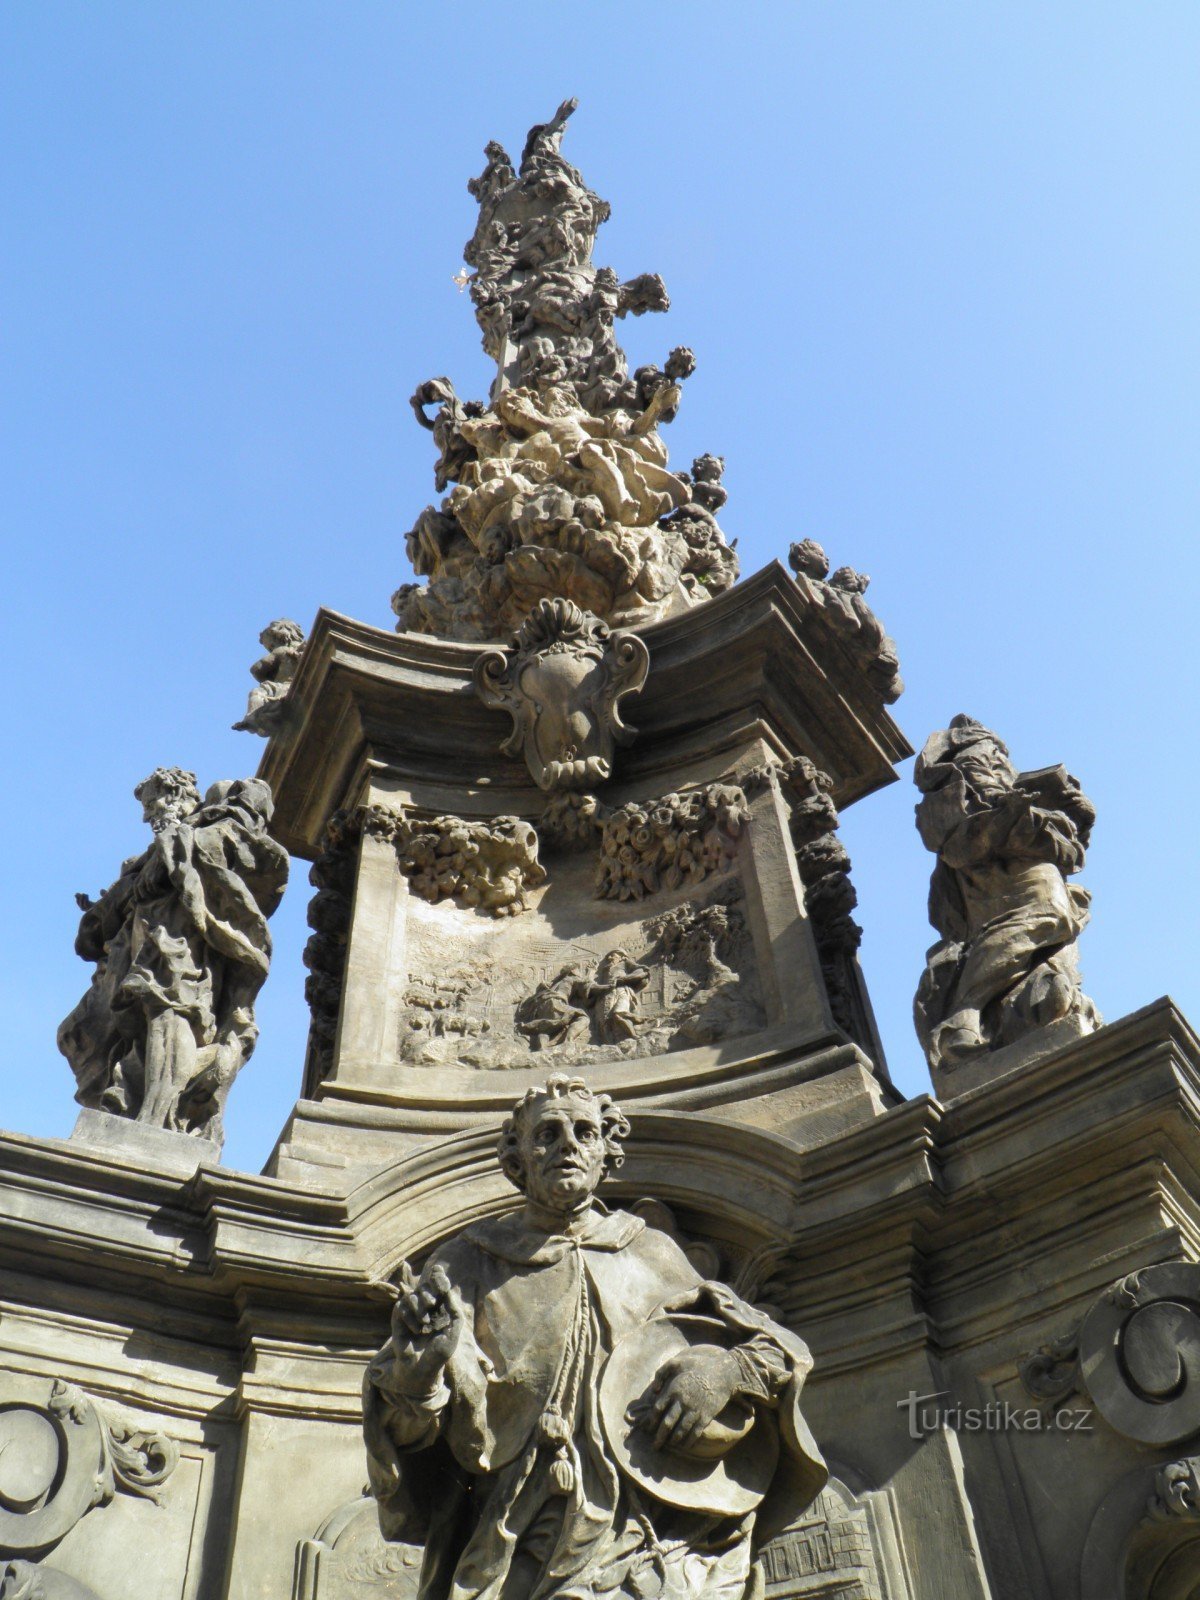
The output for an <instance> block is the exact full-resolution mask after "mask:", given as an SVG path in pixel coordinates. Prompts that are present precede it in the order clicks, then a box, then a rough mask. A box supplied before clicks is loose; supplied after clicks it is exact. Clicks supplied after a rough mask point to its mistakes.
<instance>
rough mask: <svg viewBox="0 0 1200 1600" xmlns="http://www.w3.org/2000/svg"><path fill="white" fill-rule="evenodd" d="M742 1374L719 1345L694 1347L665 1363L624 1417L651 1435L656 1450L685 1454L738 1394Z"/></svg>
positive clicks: (735, 1360)
mask: <svg viewBox="0 0 1200 1600" xmlns="http://www.w3.org/2000/svg"><path fill="white" fill-rule="evenodd" d="M741 1379H742V1370H741V1367H740V1366H739V1365H738V1362H737V1359H736V1357H735V1356H734V1355H733V1354H732V1353H731V1352H730V1351H728V1350H722V1349H721V1348H720V1346H719V1345H715V1344H701V1345H693V1346H692V1348H691V1349H690V1350H684V1351H683V1352H682V1353H681V1354H680V1355H677V1356H672V1358H671V1359H670V1360H669V1361H665V1362H664V1363H663V1365H662V1366H661V1367H660V1368H659V1370H658V1372H657V1374H656V1375H655V1378H654V1381H653V1383H652V1384H651V1385H650V1388H649V1390H648V1391H647V1393H646V1394H644V1395H643V1396H642V1397H641V1399H639V1400H635V1401H634V1402H633V1404H632V1405H631V1406H630V1407H629V1409H628V1411H627V1413H626V1415H627V1416H628V1418H629V1420H630V1421H631V1422H635V1423H637V1424H638V1426H639V1427H641V1428H643V1429H645V1431H646V1432H647V1433H653V1435H654V1448H655V1449H656V1450H682V1449H686V1448H687V1446H688V1445H689V1444H690V1443H691V1441H692V1440H693V1439H694V1438H695V1437H696V1436H697V1434H700V1433H702V1432H703V1431H704V1429H705V1428H707V1427H708V1425H709V1423H710V1422H711V1421H712V1420H713V1418H714V1417H716V1416H718V1415H719V1414H720V1413H721V1412H722V1411H724V1409H725V1407H726V1406H727V1405H728V1404H729V1402H730V1401H731V1400H732V1399H733V1397H734V1395H735V1394H736V1393H737V1391H738V1388H739V1385H740V1384H741Z"/></svg>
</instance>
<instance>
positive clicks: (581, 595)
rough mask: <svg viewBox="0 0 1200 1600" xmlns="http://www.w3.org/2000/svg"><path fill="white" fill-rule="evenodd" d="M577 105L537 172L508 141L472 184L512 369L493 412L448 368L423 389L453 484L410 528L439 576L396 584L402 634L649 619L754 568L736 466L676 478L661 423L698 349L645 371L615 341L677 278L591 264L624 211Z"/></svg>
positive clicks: (493, 149) (493, 344)
mask: <svg viewBox="0 0 1200 1600" xmlns="http://www.w3.org/2000/svg"><path fill="white" fill-rule="evenodd" d="M574 109H575V101H573V100H571V101H565V102H564V103H563V105H561V106H560V107H559V109H558V112H557V113H556V115H555V117H554V118H553V119H552V120H551V121H550V122H548V123H545V124H540V125H538V126H537V127H535V128H533V129H532V130H531V131H530V134H529V138H528V140H527V141H526V145H525V150H524V154H523V155H522V158H521V163H520V168H519V170H514V167H513V164H512V162H511V161H510V159H509V157H508V155H507V154H506V153H505V151H504V150H503V148H502V147H501V146H500V145H498V144H495V143H492V144H489V145H488V147H487V157H488V164H487V167H486V168H485V170H484V172H483V174H482V175H481V176H480V177H479V178H476V179H474V180H472V182H471V183H470V185H469V188H470V190H471V193H472V194H473V195H474V196H475V198H476V199H477V200H478V202H479V221H478V224H477V226H476V229H475V234H474V236H473V238H472V239H471V241H470V242H469V244H468V245H467V248H466V250H465V252H464V255H465V259H466V262H467V265H468V268H469V269H470V271H469V272H468V273H466V274H464V277H463V280H462V281H463V282H464V283H469V285H470V289H471V298H472V301H473V302H474V305H475V314H476V317H477V319H478V322H479V326H480V330H481V332H482V334H483V345H484V349H485V350H486V351H487V353H488V354H489V355H490V356H492V357H493V359H494V360H495V361H496V363H497V368H498V372H497V378H496V382H495V384H494V385H493V388H492V394H491V399H490V403H489V404H488V405H486V406H485V405H484V404H483V403H482V402H479V401H462V400H460V399H459V398H458V396H457V394H456V393H455V391H454V387H453V385H452V384H451V383H450V380H449V379H448V378H433V379H431V380H430V381H429V382H428V383H425V384H422V385H421V386H420V388H418V390H417V391H416V393H415V394H414V395H413V398H412V405H413V410H414V412H415V413H416V416H417V419H418V421H419V422H420V423H421V424H422V426H423V427H426V428H428V429H429V430H430V431H431V432H432V433H433V436H434V441H435V443H436V444H437V446H438V449H439V452H440V454H439V457H438V462H437V466H436V469H435V473H434V480H435V484H436V487H437V489H438V491H439V492H444V491H445V490H446V489H447V488H448V487H449V486H450V485H452V484H453V485H454V487H453V488H452V489H451V490H450V493H449V494H448V495H446V497H445V498H444V499H443V501H442V502H441V505H440V507H434V506H429V507H427V508H426V510H425V511H423V512H422V513H421V515H420V517H419V518H418V519H417V522H416V525H415V526H414V528H413V529H412V532H411V533H410V534H409V535H408V540H407V547H408V557H409V560H410V561H411V563H412V566H413V570H414V571H415V572H416V573H417V575H418V576H419V577H427V578H428V579H429V582H428V584H427V585H425V586H419V585H417V584H405V585H404V586H403V587H402V588H400V589H399V590H397V592H396V594H395V595H394V596H393V598H392V605H393V608H394V610H395V612H396V614H397V617H398V618H399V623H398V626H399V628H400V629H401V630H413V631H416V632H421V633H439V634H445V635H448V636H450V637H452V638H457V639H479V640H484V639H494V638H497V637H499V636H501V635H502V634H503V633H505V632H506V631H511V630H512V629H514V628H515V627H517V625H518V624H519V623H520V621H521V619H522V617H523V616H524V615H525V614H526V613H527V612H528V611H529V610H530V609H531V607H532V606H534V605H535V604H536V603H537V601H538V600H539V599H542V598H562V599H569V600H572V601H574V602H576V603H577V604H578V605H579V606H580V607H582V608H583V609H584V610H586V611H591V612H594V613H596V615H598V616H599V617H601V618H603V619H604V620H605V621H612V620H614V619H615V618H618V617H619V618H622V619H628V620H631V621H639V622H643V621H650V620H653V619H654V618H655V617H660V616H666V615H670V614H673V613H675V612H677V611H680V610H684V609H686V608H688V607H689V606H692V605H695V604H696V603H697V602H698V601H701V600H704V599H706V598H708V596H709V595H710V594H715V593H718V592H720V591H721V590H722V589H726V588H728V587H729V585H730V584H731V583H733V582H734V581H735V580H736V577H737V558H736V557H735V555H734V554H733V551H732V549H731V547H730V546H729V545H728V544H727V543H726V541H725V539H724V536H723V535H722V533H721V531H720V528H719V527H718V526H717V523H716V520H715V516H714V512H715V511H716V510H717V509H718V508H719V506H720V505H721V504H722V503H723V502H724V499H725V491H724V489H723V488H721V486H720V474H721V466H722V465H723V463H721V462H720V460H719V458H717V457H714V456H701V457H698V458H697V460H696V462H695V463H694V465H693V468H692V474H691V476H690V477H689V475H688V474H681V473H673V472H671V471H669V470H668V468H667V451H666V447H665V445H664V444H663V442H662V440H661V438H660V437H659V433H658V424H659V423H660V422H670V421H671V420H672V418H673V417H674V416H675V414H676V412H677V410H678V408H679V401H680V387H679V385H680V383H681V382H682V381H683V380H684V379H685V378H687V377H688V376H689V375H690V374H691V373H692V372H693V371H694V369H695V358H694V357H693V355H692V352H691V351H690V350H687V349H683V348H680V349H676V350H673V351H672V352H671V354H670V355H669V356H668V358H667V360H666V363H665V365H664V367H663V369H662V370H661V371H660V370H659V368H658V367H656V366H645V367H640V368H639V369H638V370H637V371H636V372H635V373H634V374H633V376H632V378H631V377H630V376H629V374H628V368H627V366H626V362H625V357H624V355H623V353H622V351H621V349H620V347H619V346H618V344H617V342H616V337H615V334H614V331H613V330H614V324H615V321H616V320H617V319H618V318H620V317H624V316H627V315H630V314H632V315H635V316H638V315H641V314H642V313H643V312H645V311H665V310H666V309H667V306H668V304H669V301H668V298H667V293H666V289H665V288H664V286H663V283H662V280H661V278H658V277H657V276H655V275H653V274H650V273H646V274H643V275H642V276H641V277H637V278H633V279H630V280H629V281H628V282H625V283H621V282H620V281H619V280H618V278H617V275H616V273H614V272H613V271H612V270H611V269H610V268H607V267H601V268H597V267H596V266H595V265H594V264H593V262H592V258H591V257H592V247H593V245H594V243H595V238H596V230H597V229H598V228H599V226H600V224H601V223H602V222H603V221H604V220H605V219H606V218H607V216H608V214H609V208H608V205H607V203H606V202H605V201H603V200H600V199H599V198H598V197H597V196H596V195H595V194H593V193H592V191H591V190H590V189H589V188H588V187H587V185H586V184H585V183H584V181H583V178H582V177H581V176H580V174H579V173H578V172H577V171H576V169H575V168H574V167H573V166H571V165H570V163H569V162H567V161H566V160H565V159H564V158H563V156H562V154H561V149H560V147H561V144H562V137H563V131H564V128H565V126H566V122H567V118H568V117H569V116H570V115H571V113H572V111H573V110H574ZM431 406H436V407H437V410H436V412H435V413H434V416H433V418H432V419H431V418H430V417H429V415H428V408H429V407H431Z"/></svg>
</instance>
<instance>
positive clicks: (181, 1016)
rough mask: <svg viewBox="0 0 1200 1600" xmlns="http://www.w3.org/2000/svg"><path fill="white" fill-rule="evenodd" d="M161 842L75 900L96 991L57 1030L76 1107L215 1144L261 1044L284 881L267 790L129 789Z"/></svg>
mask: <svg viewBox="0 0 1200 1600" xmlns="http://www.w3.org/2000/svg"><path fill="white" fill-rule="evenodd" d="M134 797H135V799H137V800H140V801H141V803H142V813H143V817H144V819H145V821H146V822H147V823H148V824H149V825H150V828H151V830H152V831H153V835H154V837H153V839H152V840H151V843H150V844H149V846H148V847H147V848H146V849H145V850H143V851H142V853H141V854H140V855H137V856H133V857H131V858H130V859H129V860H128V861H126V862H125V863H124V864H123V865H122V867H121V871H120V875H119V876H118V878H117V881H116V882H115V883H113V884H111V885H110V886H109V887H108V888H107V889H106V890H105V891H104V893H103V894H102V895H101V896H100V898H99V900H95V901H93V900H90V899H89V898H88V897H87V896H86V895H80V896H78V897H77V898H78V900H79V905H80V909H81V910H82V911H83V917H82V919H81V921H80V924H79V934H78V937H77V938H76V941H75V949H76V952H77V953H78V954H79V955H80V956H82V957H83V959H84V960H85V961H94V962H95V963H96V972H95V976H94V977H93V979H92V983H91V987H90V988H89V989H88V991H87V993H86V994H85V995H84V996H83V998H82V1000H80V1002H79V1004H78V1005H77V1006H76V1007H75V1009H74V1011H72V1012H71V1014H70V1016H69V1017H67V1018H66V1019H65V1020H64V1021H63V1023H62V1025H61V1027H60V1028H59V1030H58V1047H59V1049H60V1050H61V1051H62V1053H63V1054H64V1055H65V1056H66V1058H67V1060H68V1061H69V1062H70V1063H71V1067H72V1070H73V1071H74V1073H75V1077H76V1081H77V1085H78V1087H77V1089H76V1094H75V1098H76V1099H77V1100H78V1101H79V1102H80V1104H81V1105H85V1106H93V1107H97V1108H98V1109H100V1110H102V1111H109V1112H112V1113H113V1114H114V1115H116V1116H122V1117H129V1118H132V1119H134V1120H136V1121H138V1122H142V1123H146V1124H148V1125H150V1126H152V1127H157V1128H168V1129H171V1130H173V1131H174V1132H178V1133H197V1134H202V1135H203V1136H204V1137H206V1138H209V1139H215V1140H217V1141H218V1142H219V1141H220V1139H221V1114H222V1111H223V1109H224V1105H225V1100H226V1097H227V1096H228V1093H229V1088H230V1085H231V1084H232V1082H233V1079H234V1077H235V1076H236V1074H237V1073H238V1071H239V1070H240V1069H241V1067H242V1066H243V1065H244V1063H245V1062H246V1060H247V1059H248V1058H249V1056H250V1052H251V1051H252V1050H253V1049H254V1044H255V1041H256V1039H257V1038H258V1029H257V1027H256V1026H255V1022H254V1001H255V997H256V996H257V994H258V991H259V990H260V989H261V988H262V985H263V982H264V980H265V979H266V976H267V969H268V967H269V965H270V960H271V935H270V932H269V931H268V929H267V918H268V917H269V916H270V915H271V914H272V912H273V911H274V910H275V908H276V907H277V906H278V904H279V901H280V898H281V897H282V895H283V890H284V885H285V884H286V883H287V875H288V857H287V852H286V851H285V850H284V849H283V847H282V845H279V844H277V843H276V842H275V840H274V839H272V838H271V836H270V834H269V833H268V832H267V824H268V823H269V822H270V820H271V811H272V800H271V790H270V787H269V786H268V785H267V784H266V783H264V782H262V780H261V779H258V778H246V779H238V780H236V781H225V782H221V783H214V784H213V785H212V786H211V788H210V789H209V790H208V792H207V794H206V795H205V796H204V799H203V800H201V798H200V791H199V790H198V789H197V788H196V780H195V777H194V775H193V774H192V773H190V772H184V771H183V770H181V769H180V768H178V767H158V768H156V769H155V771H154V772H152V773H151V774H150V776H149V777H148V778H146V779H145V780H144V782H142V783H140V784H138V786H137V788H136V789H135V790H134Z"/></svg>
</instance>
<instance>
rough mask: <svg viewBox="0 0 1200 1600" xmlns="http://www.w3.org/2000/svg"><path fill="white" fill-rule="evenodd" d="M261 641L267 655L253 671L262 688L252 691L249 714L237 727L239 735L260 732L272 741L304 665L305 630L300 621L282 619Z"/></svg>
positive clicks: (270, 623)
mask: <svg viewBox="0 0 1200 1600" xmlns="http://www.w3.org/2000/svg"><path fill="white" fill-rule="evenodd" d="M258 642H259V643H260V644H261V645H262V646H263V648H264V649H265V650H266V652H267V653H266V655H265V656H260V657H259V659H258V660H257V661H256V662H255V663H254V665H253V666H252V667H251V668H250V671H251V674H252V675H253V676H254V677H255V678H256V679H257V680H258V687H257V688H256V689H251V691H250V698H249V700H248V701H247V703H246V715H245V716H244V717H243V718H242V720H241V721H240V722H235V723H234V724H233V727H234V731H235V732H237V733H258V734H261V735H262V736H263V738H264V739H269V738H270V737H271V735H272V734H273V733H274V732H275V731H276V730H277V729H278V727H279V725H280V723H281V721H282V718H283V701H284V697H285V696H286V694H287V692H288V690H289V689H290V688H291V685H292V679H293V678H294V677H295V676H296V668H297V667H298V666H299V665H300V655H301V652H302V651H303V649H304V629H303V628H302V627H301V626H300V624H299V623H298V622H291V621H289V619H288V618H287V617H280V618H278V620H277V621H275V622H268V623H267V625H266V627H265V628H264V629H263V631H262V632H261V633H260V634H259V636H258Z"/></svg>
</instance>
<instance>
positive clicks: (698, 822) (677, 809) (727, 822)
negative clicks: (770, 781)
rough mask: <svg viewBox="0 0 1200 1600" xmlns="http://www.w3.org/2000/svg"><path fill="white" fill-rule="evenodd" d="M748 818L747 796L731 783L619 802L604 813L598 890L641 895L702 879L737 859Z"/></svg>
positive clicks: (621, 896) (605, 894) (615, 895)
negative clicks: (648, 800)
mask: <svg viewBox="0 0 1200 1600" xmlns="http://www.w3.org/2000/svg"><path fill="white" fill-rule="evenodd" d="M749 820H750V809H749V807H748V805H747V804H746V796H745V794H744V793H743V791H742V790H741V789H740V788H739V787H738V786H737V785H736V784H732V783H710V784H708V785H706V786H705V787H704V788H701V789H691V790H689V791H687V792H686V793H684V794H667V795H664V796H663V797H662V799H661V800H658V801H655V802H653V803H649V804H646V803H638V802H631V803H630V804H628V805H624V806H620V807H618V809H617V810H615V811H610V812H608V813H606V814H605V816H604V821H603V829H602V833H601V841H600V862H599V865H598V867H597V872H596V893H597V895H598V896H599V897H600V898H601V899H607V900H641V899H644V898H645V896H646V895H650V894H656V893H657V892H658V891H659V890H660V889H677V888H679V887H681V886H682V885H683V884H685V883H688V884H697V883H702V882H703V881H704V879H705V878H707V877H708V876H709V875H710V874H711V873H714V872H720V871H722V870H724V868H726V867H727V866H729V864H730V863H731V862H732V860H733V856H734V852H735V851H736V849H737V841H738V839H739V838H740V837H741V835H742V832H743V830H744V829H745V827H746V825H747V823H748V822H749Z"/></svg>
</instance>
